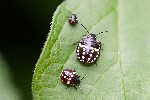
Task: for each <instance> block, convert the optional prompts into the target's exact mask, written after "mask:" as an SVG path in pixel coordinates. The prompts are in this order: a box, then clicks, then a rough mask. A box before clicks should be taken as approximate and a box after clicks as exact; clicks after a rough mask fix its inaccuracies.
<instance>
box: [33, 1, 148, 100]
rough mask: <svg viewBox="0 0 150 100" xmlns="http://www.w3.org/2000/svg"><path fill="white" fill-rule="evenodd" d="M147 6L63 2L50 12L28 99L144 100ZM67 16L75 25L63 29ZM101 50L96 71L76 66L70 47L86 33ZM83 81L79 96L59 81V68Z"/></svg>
mask: <svg viewBox="0 0 150 100" xmlns="http://www.w3.org/2000/svg"><path fill="white" fill-rule="evenodd" d="M149 8H150V2H149V1H148V0H138V1H137V0H118V1H117V0H88V1H86V0H67V1H65V2H63V3H62V4H61V5H60V6H59V7H58V8H57V10H56V12H55V14H54V17H53V22H52V27H51V31H50V34H49V36H48V39H47V41H46V44H45V46H44V49H43V51H42V54H41V56H40V59H39V61H38V63H37V65H36V69H35V71H34V77H33V84H32V85H33V86H32V90H33V96H34V98H35V99H41V100H69V99H71V100H126V99H128V100H149V99H150V53H149V51H150V39H149V37H150V21H149V18H150V12H149V10H148V9H149ZM69 11H71V12H72V13H78V14H77V17H78V20H79V24H78V25H76V26H70V25H69V24H68V17H69V16H70V13H69ZM80 23H82V24H83V25H84V26H85V27H86V28H87V29H88V30H89V31H90V32H92V33H95V34H97V33H99V32H101V31H105V30H108V31H109V32H108V33H105V34H100V35H98V36H97V39H98V40H100V41H101V42H102V43H104V44H105V45H104V46H102V48H103V49H104V50H102V51H101V55H100V57H99V59H98V61H97V66H96V64H95V65H92V66H90V67H89V66H86V65H83V64H81V63H80V62H79V61H77V60H76V59H77V56H76V53H75V49H76V45H75V46H73V45H72V44H73V43H75V42H77V41H80V39H81V38H82V36H83V35H86V34H87V32H86V30H85V29H84V28H83V27H82V26H81V25H80ZM66 68H72V69H75V70H76V71H77V73H78V75H80V76H83V77H85V78H84V79H83V80H82V82H81V84H80V86H81V89H82V91H83V93H82V92H81V91H80V90H79V89H78V90H77V91H76V90H75V89H74V88H73V87H72V88H68V89H66V86H64V84H62V82H61V81H60V78H59V76H60V73H61V71H62V70H63V69H66Z"/></svg>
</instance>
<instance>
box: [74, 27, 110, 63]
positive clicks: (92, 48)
mask: <svg viewBox="0 0 150 100" xmlns="http://www.w3.org/2000/svg"><path fill="white" fill-rule="evenodd" d="M81 25H82V24H81ZM82 26H83V25H82ZM83 27H84V28H85V29H86V31H87V32H88V35H86V36H84V37H83V38H82V39H81V41H80V42H78V46H77V48H76V53H77V57H78V59H79V61H80V62H81V63H84V64H91V63H94V62H96V60H97V59H98V57H99V56H100V49H101V45H102V44H101V42H100V41H98V40H97V39H96V36H97V35H98V34H96V35H95V34H92V33H89V31H88V30H87V28H86V27H85V26H83ZM105 32H108V31H105ZM101 33H103V32H101ZM99 34H100V33H99Z"/></svg>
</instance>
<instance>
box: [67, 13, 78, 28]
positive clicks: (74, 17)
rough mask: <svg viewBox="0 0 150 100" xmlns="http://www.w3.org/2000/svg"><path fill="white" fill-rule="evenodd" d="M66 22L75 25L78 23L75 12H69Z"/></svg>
mask: <svg viewBox="0 0 150 100" xmlns="http://www.w3.org/2000/svg"><path fill="white" fill-rule="evenodd" d="M68 22H69V24H70V25H76V24H77V23H78V19H77V16H76V14H71V16H70V17H69V19H68Z"/></svg>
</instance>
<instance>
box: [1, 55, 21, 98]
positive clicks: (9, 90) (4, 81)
mask: <svg viewBox="0 0 150 100" xmlns="http://www.w3.org/2000/svg"><path fill="white" fill-rule="evenodd" d="M8 66H9V65H8V64H7V61H6V60H5V59H4V57H3V55H2V54H1V53H0V100H21V94H20V93H19V92H20V91H18V89H17V88H16V87H15V85H14V83H13V80H12V79H11V78H12V77H11V76H12V75H11V73H10V71H9V68H8Z"/></svg>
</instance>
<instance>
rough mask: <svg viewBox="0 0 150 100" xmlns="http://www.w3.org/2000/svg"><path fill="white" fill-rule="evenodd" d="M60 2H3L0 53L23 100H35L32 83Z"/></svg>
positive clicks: (40, 0)
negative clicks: (36, 65)
mask: <svg viewBox="0 0 150 100" xmlns="http://www.w3.org/2000/svg"><path fill="white" fill-rule="evenodd" d="M61 2H62V0H3V1H0V8H1V9H0V10H1V12H0V25H1V26H0V53H1V54H2V55H3V56H4V58H5V60H6V61H7V64H8V65H9V68H8V69H9V72H10V73H11V78H12V81H13V83H14V86H15V87H16V88H17V90H18V91H19V92H21V99H22V100H32V91H31V82H32V76H33V71H34V68H35V64H36V62H37V60H38V58H39V56H40V53H41V49H42V48H43V44H44V42H45V41H46V37H47V34H48V32H49V30H50V23H51V21H52V16H53V13H54V11H55V10H56V8H57V6H58V5H59V4H60V3H61ZM1 95H2V94H1ZM10 100H11V99H10Z"/></svg>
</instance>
